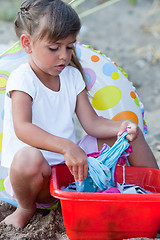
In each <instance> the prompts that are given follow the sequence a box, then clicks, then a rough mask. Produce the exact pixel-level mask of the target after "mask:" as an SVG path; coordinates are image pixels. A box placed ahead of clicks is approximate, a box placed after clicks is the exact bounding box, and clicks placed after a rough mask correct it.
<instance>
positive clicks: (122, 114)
mask: <svg viewBox="0 0 160 240" xmlns="http://www.w3.org/2000/svg"><path fill="white" fill-rule="evenodd" d="M123 119H130V120H132V121H134V122H135V123H136V124H137V125H138V122H139V121H138V117H137V115H136V114H135V113H134V112H132V111H123V112H120V113H118V114H116V115H115V116H114V117H113V118H112V120H114V121H119V120H123Z"/></svg>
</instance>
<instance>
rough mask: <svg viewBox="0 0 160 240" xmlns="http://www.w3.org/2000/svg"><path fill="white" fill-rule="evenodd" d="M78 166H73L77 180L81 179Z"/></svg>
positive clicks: (73, 172) (73, 173)
mask: <svg viewBox="0 0 160 240" xmlns="http://www.w3.org/2000/svg"><path fill="white" fill-rule="evenodd" d="M78 172H79V170H78V166H76V165H75V166H73V167H72V175H73V176H74V179H75V181H79V174H78Z"/></svg>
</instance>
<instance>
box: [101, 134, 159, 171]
mask: <svg viewBox="0 0 160 240" xmlns="http://www.w3.org/2000/svg"><path fill="white" fill-rule="evenodd" d="M115 141H116V138H110V139H98V149H99V150H100V149H101V148H102V146H103V144H104V143H106V144H108V145H109V146H112V145H113V144H114V142H115ZM130 144H131V145H132V149H133V152H132V153H131V154H130V156H129V157H128V160H129V163H130V165H131V166H137V167H138V166H139V167H150V168H156V169H159V168H158V165H157V162H156V159H155V157H154V155H153V153H152V151H151V149H150V148H149V146H148V144H147V142H146V140H145V138H144V136H143V133H142V132H141V131H139V134H138V136H137V138H136V139H135V140H134V141H132V142H130Z"/></svg>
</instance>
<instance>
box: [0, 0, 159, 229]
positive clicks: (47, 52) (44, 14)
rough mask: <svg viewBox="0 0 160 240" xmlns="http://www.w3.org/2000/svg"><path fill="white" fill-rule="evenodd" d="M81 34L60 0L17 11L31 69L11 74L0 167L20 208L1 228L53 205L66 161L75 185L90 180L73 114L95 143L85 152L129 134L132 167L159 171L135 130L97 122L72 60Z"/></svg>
mask: <svg viewBox="0 0 160 240" xmlns="http://www.w3.org/2000/svg"><path fill="white" fill-rule="evenodd" d="M80 27H81V24H80V20H79V18H78V15H77V14H76V12H75V11H74V10H73V9H72V8H71V7H70V6H69V5H68V4H65V3H64V2H63V1H61V0H26V1H25V2H24V3H22V5H21V10H20V12H19V13H18V16H17V19H16V21H15V30H16V33H17V35H18V37H19V38H20V41H21V44H22V46H23V48H24V50H25V51H26V53H28V54H29V62H28V63H27V64H22V65H21V66H19V67H18V68H17V69H16V70H15V71H13V72H12V74H11V75H10V78H9V80H8V83H7V89H6V99H5V120H4V136H3V150H2V165H3V166H5V167H8V168H10V175H9V177H10V181H11V185H12V188H13V192H14V194H15V196H16V198H17V200H18V207H17V209H16V210H15V212H14V213H13V214H11V215H10V216H8V217H7V218H6V219H5V220H4V222H5V223H6V224H12V225H13V226H15V227H20V228H23V227H24V226H25V225H26V224H27V223H28V222H29V220H30V218H31V217H32V216H33V214H34V212H35V210H36V204H37V203H42V204H54V202H55V199H54V198H53V197H51V195H50V192H49V178H50V175H51V166H53V165H55V164H60V163H62V162H64V161H65V163H66V165H67V166H68V168H69V170H70V171H71V173H72V174H73V176H74V178H75V180H78V181H80V182H81V181H83V179H84V178H86V177H87V174H88V164H87V158H86V153H85V152H84V151H83V150H82V148H80V147H79V146H78V145H77V144H76V140H75V132H74V123H73V114H74V112H75V113H76V114H77V117H78V119H79V121H80V123H81V125H82V126H83V128H84V129H85V131H86V132H87V134H89V135H91V136H92V137H93V139H94V142H95V143H96V145H95V146H94V145H92V146H91V149H90V150H89V151H90V152H91V151H92V150H97V151H98V149H99V150H100V149H101V147H102V145H103V143H104V142H105V143H107V144H108V145H110V146H111V145H112V144H113V143H114V141H115V139H116V136H117V134H120V133H121V132H123V131H124V130H125V129H126V128H127V130H128V133H129V134H128V135H127V139H128V140H129V141H130V142H131V144H132V147H133V153H132V154H131V155H130V157H129V162H130V164H131V165H134V166H146V167H153V168H158V166H157V163H156V160H155V158H154V156H153V155H152V152H151V151H150V149H149V147H148V145H147V143H146V141H145V140H144V137H143V134H142V132H141V131H140V129H139V128H138V126H137V125H136V124H135V123H133V122H132V121H130V120H124V121H112V120H108V119H104V118H101V117H98V116H97V114H96V113H95V111H94V110H93V108H92V106H91V105H90V103H89V100H88V96H87V92H86V89H85V82H84V79H83V77H82V76H83V73H82V68H81V66H80V64H79V63H78V61H77V59H76V55H75V52H74V43H75V42H76V37H77V34H78V32H79V30H80ZM71 65H72V66H71ZM77 68H78V69H79V70H78V69H77ZM96 139H98V141H97V140H96ZM95 140H96V141H95ZM62 177H63V176H62Z"/></svg>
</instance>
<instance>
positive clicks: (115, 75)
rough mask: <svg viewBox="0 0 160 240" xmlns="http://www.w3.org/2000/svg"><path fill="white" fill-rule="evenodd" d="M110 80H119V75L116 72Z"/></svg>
mask: <svg viewBox="0 0 160 240" xmlns="http://www.w3.org/2000/svg"><path fill="white" fill-rule="evenodd" d="M111 78H112V79H113V80H117V79H118V78H119V74H118V73H117V72H113V73H112V74H111Z"/></svg>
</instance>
